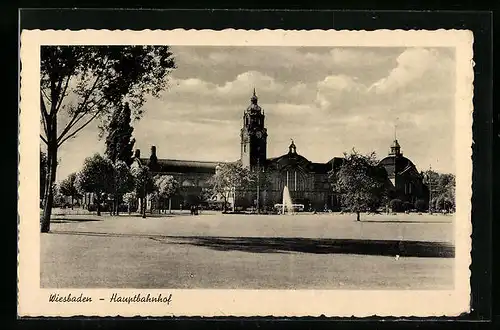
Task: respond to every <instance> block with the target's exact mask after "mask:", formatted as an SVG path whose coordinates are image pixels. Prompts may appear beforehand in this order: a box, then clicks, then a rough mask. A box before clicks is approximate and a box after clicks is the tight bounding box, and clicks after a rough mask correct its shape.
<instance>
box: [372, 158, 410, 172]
mask: <svg viewBox="0 0 500 330" xmlns="http://www.w3.org/2000/svg"><path fill="white" fill-rule="evenodd" d="M379 165H381V166H383V167H385V170H386V171H387V174H388V175H389V176H390V175H394V172H396V173H398V174H402V173H403V172H406V171H408V170H409V169H410V168H415V165H414V164H413V163H412V161H411V160H409V159H408V158H406V157H404V156H387V157H385V158H384V159H382V160H381V161H380V162H379Z"/></svg>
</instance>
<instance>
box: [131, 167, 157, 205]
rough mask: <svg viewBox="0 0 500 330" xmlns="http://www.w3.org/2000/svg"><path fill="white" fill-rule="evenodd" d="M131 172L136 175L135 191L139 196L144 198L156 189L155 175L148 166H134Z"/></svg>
mask: <svg viewBox="0 0 500 330" xmlns="http://www.w3.org/2000/svg"><path fill="white" fill-rule="evenodd" d="M131 172H132V176H133V177H134V186H135V192H136V194H137V197H138V198H144V197H146V195H147V194H149V193H152V192H154V191H155V190H156V185H155V181H154V178H153V175H152V173H151V171H150V170H149V168H148V167H147V166H138V167H133V168H132V170H131Z"/></svg>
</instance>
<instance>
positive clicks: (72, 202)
mask: <svg viewBox="0 0 500 330" xmlns="http://www.w3.org/2000/svg"><path fill="white" fill-rule="evenodd" d="M73 204H74V201H73V196H71V209H73Z"/></svg>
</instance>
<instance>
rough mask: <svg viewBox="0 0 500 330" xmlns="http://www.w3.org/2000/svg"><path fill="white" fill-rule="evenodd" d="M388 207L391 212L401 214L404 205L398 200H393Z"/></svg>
mask: <svg viewBox="0 0 500 330" xmlns="http://www.w3.org/2000/svg"><path fill="white" fill-rule="evenodd" d="M389 206H390V207H391V210H392V212H403V211H404V208H403V207H404V205H403V201H402V200H400V199H397V198H396V199H393V200H391V202H390V203H389Z"/></svg>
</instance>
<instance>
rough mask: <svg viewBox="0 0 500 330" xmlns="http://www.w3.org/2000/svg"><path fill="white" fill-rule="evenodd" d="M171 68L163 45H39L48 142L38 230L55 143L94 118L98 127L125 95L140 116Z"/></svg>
mask: <svg viewBox="0 0 500 330" xmlns="http://www.w3.org/2000/svg"><path fill="white" fill-rule="evenodd" d="M174 68H175V62H174V59H173V57H172V53H171V52H170V48H169V47H168V46H42V47H41V49H40V105H41V121H42V130H41V131H42V134H40V139H41V140H42V141H43V142H44V143H45V144H46V146H47V168H48V175H47V180H46V182H45V189H44V210H43V216H42V218H41V231H42V232H48V231H49V230H50V214H51V208H52V200H53V190H52V184H53V183H54V182H55V177H56V170H57V151H58V148H59V147H60V146H61V145H62V144H63V143H64V142H66V141H67V140H68V139H71V138H73V137H75V136H76V134H77V133H78V132H79V131H81V130H82V129H84V128H85V127H86V126H88V125H89V124H90V123H91V122H92V121H94V120H95V119H101V126H100V128H101V132H103V131H104V130H105V129H106V127H107V125H108V123H109V122H110V119H111V118H110V112H111V111H112V110H113V109H115V108H117V107H120V106H121V104H122V103H123V102H124V101H127V102H129V103H130V104H131V106H132V108H133V110H134V114H133V115H134V117H135V118H137V119H138V118H140V117H141V116H142V113H143V110H142V106H143V104H144V103H145V101H146V97H147V96H148V95H151V96H153V97H158V96H159V95H160V92H161V91H162V90H164V89H165V88H166V84H167V79H166V78H167V76H168V74H169V73H170V72H171V70H172V69H174ZM62 118H64V121H61V120H60V119H62ZM61 124H62V125H61ZM59 125H61V127H58V126H59Z"/></svg>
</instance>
